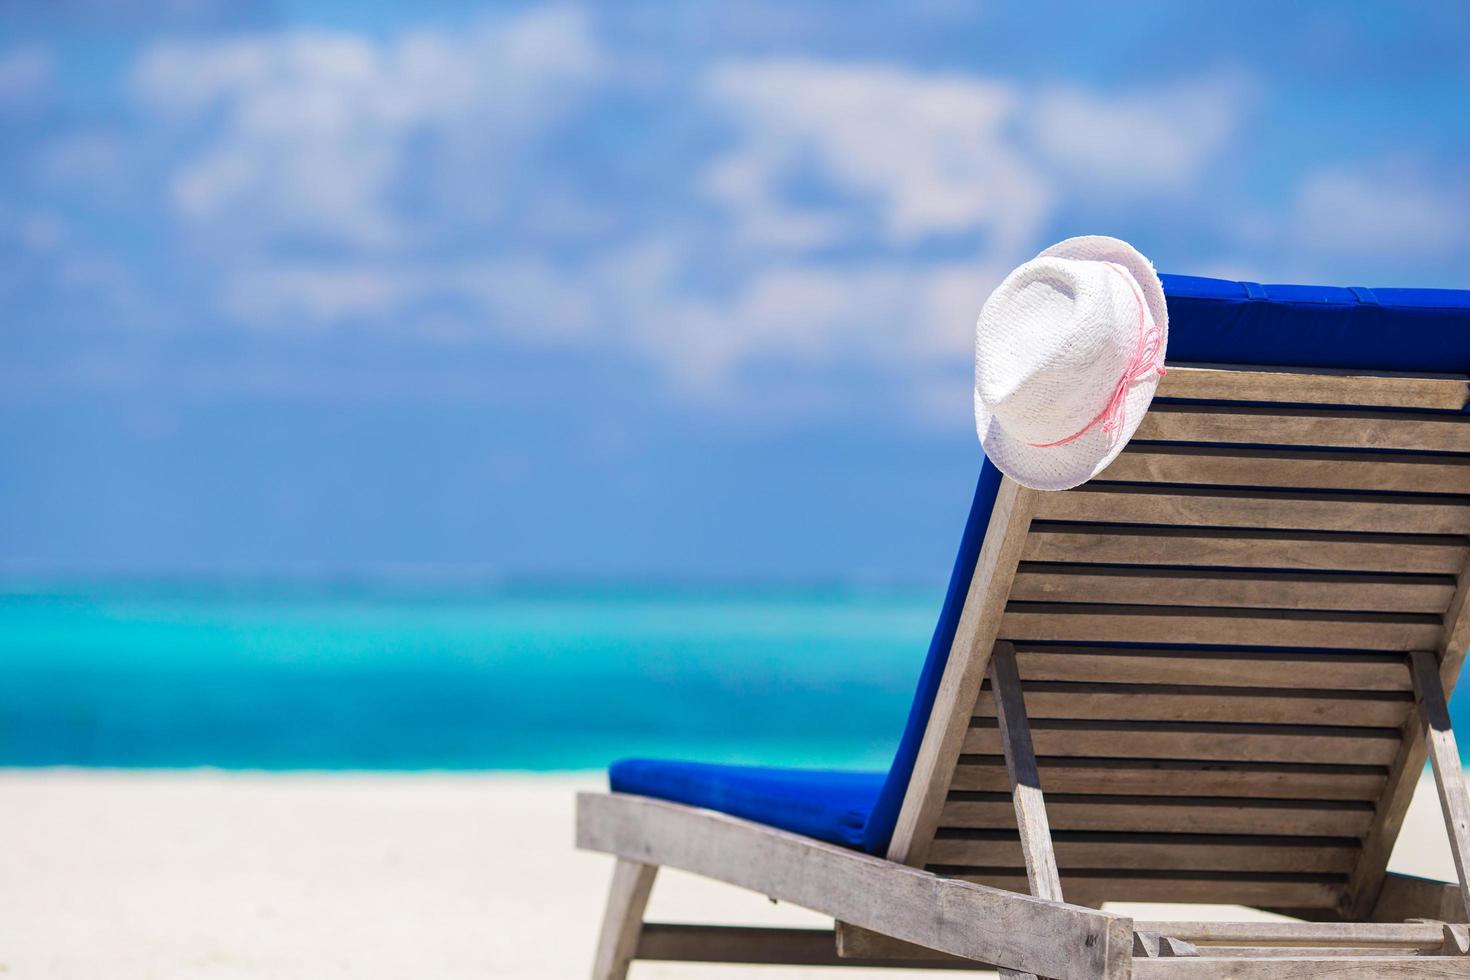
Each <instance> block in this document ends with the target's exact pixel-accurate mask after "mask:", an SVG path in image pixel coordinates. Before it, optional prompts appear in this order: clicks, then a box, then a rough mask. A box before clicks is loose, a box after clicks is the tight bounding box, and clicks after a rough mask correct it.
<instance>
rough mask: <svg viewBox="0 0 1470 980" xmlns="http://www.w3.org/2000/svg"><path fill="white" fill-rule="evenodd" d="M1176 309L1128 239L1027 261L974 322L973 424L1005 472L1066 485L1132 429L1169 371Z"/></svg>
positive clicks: (1091, 471)
mask: <svg viewBox="0 0 1470 980" xmlns="http://www.w3.org/2000/svg"><path fill="white" fill-rule="evenodd" d="M1168 339H1169V311H1168V309H1167V308H1166V307H1165V305H1164V286H1163V284H1162V283H1161V282H1159V277H1158V273H1156V272H1154V267H1153V266H1152V265H1151V264H1150V263H1149V261H1148V259H1146V258H1144V257H1143V256H1142V255H1141V254H1139V252H1138V251H1137V250H1136V249H1135V248H1133V246H1131V245H1129V244H1128V243H1127V242H1124V241H1119V240H1118V239H1116V238H1107V237H1105V236H1102V235H1085V236H1083V237H1081V238H1069V239H1067V240H1066V241H1064V242H1059V243H1058V244H1056V245H1053V246H1052V247H1051V248H1049V249H1047V250H1046V251H1044V252H1042V253H1041V254H1040V255H1038V256H1037V257H1036V258H1034V259H1032V260H1031V261H1030V262H1027V263H1026V264H1025V265H1022V266H1021V267H1020V268H1018V269H1016V270H1015V271H1014V272H1012V273H1011V274H1010V275H1008V276H1006V278H1005V281H1004V282H1002V283H1001V284H1000V285H999V286H997V287H996V289H995V292H993V293H991V294H990V298H989V299H987V300H986V301H985V306H984V308H983V309H982V310H981V311H980V321H979V322H978V323H977V324H976V325H975V427H976V429H977V430H978V431H979V433H980V445H981V446H982V447H984V449H985V455H986V456H987V457H989V458H990V461H991V462H992V463H994V464H995V465H996V467H997V468H998V469H1000V471H1001V472H1002V473H1005V474H1006V475H1007V476H1009V477H1011V478H1012V479H1013V480H1015V481H1016V482H1017V483H1020V484H1022V485H1023V486H1028V487H1032V488H1034V489H1037V490H1068V489H1070V488H1072V487H1075V486H1077V485H1078V484H1081V483H1086V482H1087V481H1088V480H1090V479H1092V478H1093V477H1094V476H1096V475H1097V474H1098V473H1100V472H1102V470H1103V469H1104V468H1106V467H1107V465H1108V464H1109V463H1111V462H1112V461H1113V459H1114V457H1116V456H1117V455H1118V453H1120V452H1122V450H1123V447H1124V446H1125V445H1127V444H1128V440H1129V439H1130V438H1132V436H1133V432H1134V430H1135V429H1137V428H1138V423H1139V422H1140V421H1142V420H1143V413H1144V412H1146V411H1147V410H1148V406H1149V402H1151V401H1152V400H1153V397H1154V391H1155V389H1157V388H1158V386H1159V378H1160V377H1161V376H1162V375H1163V373H1164V348H1165V346H1166V344H1167V343H1168Z"/></svg>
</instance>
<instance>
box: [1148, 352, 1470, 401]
mask: <svg viewBox="0 0 1470 980" xmlns="http://www.w3.org/2000/svg"><path fill="white" fill-rule="evenodd" d="M1467 384H1470V379H1467V378H1466V377H1465V376H1464V375H1458V374H1441V375H1431V374H1406V373H1399V372H1369V371H1350V370H1343V371H1334V370H1331V369H1328V368H1313V369H1310V370H1303V369H1301V368H1297V369H1290V368H1281V369H1272V368H1262V367H1252V366H1245V365H1230V364H1173V363H1171V364H1170V365H1169V373H1168V374H1166V375H1164V377H1163V378H1162V379H1161V380H1160V381H1159V387H1158V391H1157V394H1156V395H1155V397H1156V398H1186V399H1195V400H1201V401H1206V400H1208V401H1215V400H1219V401H1241V402H1283V403H1287V404H1318V405H1354V406H1364V407H1371V408H1418V409H1426V410H1430V411H1447V412H1458V411H1459V410H1460V409H1462V408H1464V407H1465V404H1466V400H1467V397H1470V387H1467Z"/></svg>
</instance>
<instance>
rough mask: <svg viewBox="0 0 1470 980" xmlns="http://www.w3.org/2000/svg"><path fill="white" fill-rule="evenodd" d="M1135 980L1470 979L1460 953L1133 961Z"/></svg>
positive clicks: (1468, 964)
mask: <svg viewBox="0 0 1470 980" xmlns="http://www.w3.org/2000/svg"><path fill="white" fill-rule="evenodd" d="M1133 976H1134V977H1135V978H1136V980H1449V978H1461V980H1463V978H1470V961H1467V958H1466V957H1458V956H1349V957H1334V956H1291V957H1269V958H1263V959H1236V958H1226V957H1214V956H1190V957H1178V958H1160V959H1142V958H1139V959H1137V960H1135V961H1134V966H1133Z"/></svg>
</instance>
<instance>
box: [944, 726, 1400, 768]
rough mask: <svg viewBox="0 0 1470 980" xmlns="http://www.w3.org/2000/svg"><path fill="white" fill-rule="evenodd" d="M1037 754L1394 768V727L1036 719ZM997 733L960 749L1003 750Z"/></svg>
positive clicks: (988, 729)
mask: <svg viewBox="0 0 1470 980" xmlns="http://www.w3.org/2000/svg"><path fill="white" fill-rule="evenodd" d="M1031 742H1032V746H1033V747H1034V748H1035V751H1036V753H1037V754H1038V755H1043V756H1052V757H1059V758H1066V757H1076V758H1101V757H1106V758H1114V759H1198V760H1201V761H1206V762H1319V763H1329V764H1330V763H1343V762H1347V763H1352V764H1356V765H1378V766H1384V767H1385V768H1386V767H1388V766H1390V765H1392V764H1393V761H1394V759H1395V758H1396V757H1397V756H1398V752H1399V737H1398V731H1397V729H1394V728H1349V727H1330V726H1324V725H1257V724H1210V723H1195V722H1148V721H1087V720H1075V719H1037V720H1036V721H1034V722H1032V725H1031ZM1001 751H1002V749H1001V744H1000V732H999V731H998V730H997V729H996V728H995V727H994V726H992V725H990V724H988V723H987V722H986V721H984V720H981V719H976V721H975V722H974V723H973V724H972V725H971V727H970V731H969V734H967V735H966V736H965V745H964V754H966V755H999V754H1001Z"/></svg>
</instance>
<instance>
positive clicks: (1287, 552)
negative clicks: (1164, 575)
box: [1021, 522, 1466, 575]
mask: <svg viewBox="0 0 1470 980" xmlns="http://www.w3.org/2000/svg"><path fill="white" fill-rule="evenodd" d="M1021 557H1022V558H1023V559H1025V560H1027V561H1047V562H1064V561H1072V562H1100V563H1103V564H1137V565H1214V566H1221V567H1233V568H1279V569H1304V570H1312V569H1320V570H1324V571H1350V572H1417V573H1425V574H1440V575H1454V574H1457V573H1458V572H1459V571H1460V569H1461V567H1463V566H1464V564H1465V558H1466V548H1465V539H1464V538H1463V537H1459V536H1451V535H1395V534H1343V533H1336V532H1332V531H1289V530H1288V531H1282V530H1269V529H1261V528H1253V529H1237V528H1228V529H1227V528H1208V527H1129V526H1127V525H1120V524H1107V523H1098V522H1095V523H1055V522H1046V523H1039V524H1036V525H1034V526H1033V527H1032V530H1031V533H1030V534H1029V535H1028V536H1027V538H1026V545H1025V547H1024V548H1023V549H1022V551H1021Z"/></svg>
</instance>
